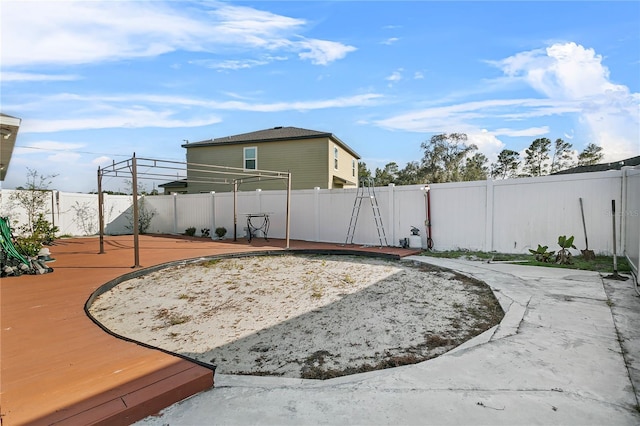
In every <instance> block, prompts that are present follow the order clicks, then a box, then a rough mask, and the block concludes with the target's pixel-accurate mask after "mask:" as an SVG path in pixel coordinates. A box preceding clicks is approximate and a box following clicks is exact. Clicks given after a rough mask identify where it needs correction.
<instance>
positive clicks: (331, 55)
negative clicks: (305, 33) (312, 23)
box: [294, 39, 356, 65]
mask: <svg viewBox="0 0 640 426" xmlns="http://www.w3.org/2000/svg"><path fill="white" fill-rule="evenodd" d="M294 45H295V46H297V47H299V48H301V49H302V50H306V51H303V52H300V53H299V54H298V56H299V57H300V59H309V60H310V61H311V63H312V64H314V65H327V64H329V63H330V62H333V61H336V60H338V59H342V58H344V57H345V56H347V53H349V52H353V51H355V50H356V48H355V47H353V46H347V45H344V44H342V43H338V42H335V41H328V40H314V39H306V40H304V41H300V42H297V43H295V44H294Z"/></svg>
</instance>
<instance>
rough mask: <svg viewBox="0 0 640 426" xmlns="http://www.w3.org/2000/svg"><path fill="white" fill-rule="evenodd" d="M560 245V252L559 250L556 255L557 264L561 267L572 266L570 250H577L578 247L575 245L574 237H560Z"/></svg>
mask: <svg viewBox="0 0 640 426" xmlns="http://www.w3.org/2000/svg"><path fill="white" fill-rule="evenodd" d="M558 245H559V246H560V250H558V254H557V255H556V263H557V264H559V265H571V264H572V263H573V258H572V256H571V252H570V251H569V249H570V248H572V249H575V248H576V246H574V245H573V235H572V236H570V237H569V238H567V237H566V235H560V236H559V237H558Z"/></svg>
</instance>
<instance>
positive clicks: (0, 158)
mask: <svg viewBox="0 0 640 426" xmlns="http://www.w3.org/2000/svg"><path fill="white" fill-rule="evenodd" d="M21 121H22V120H21V119H19V118H17V117H12V116H10V115H7V114H4V113H0V181H3V180H4V178H5V176H6V175H7V169H8V168H9V163H10V162H11V155H12V154H13V148H14V146H15V144H16V137H17V134H18V130H19V129H20V123H21Z"/></svg>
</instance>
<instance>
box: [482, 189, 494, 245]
mask: <svg viewBox="0 0 640 426" xmlns="http://www.w3.org/2000/svg"><path fill="white" fill-rule="evenodd" d="M485 188H486V200H485V226H484V244H483V247H484V251H486V252H489V251H493V179H491V177H488V178H487V180H486V185H485Z"/></svg>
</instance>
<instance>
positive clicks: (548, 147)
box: [358, 133, 604, 186]
mask: <svg viewBox="0 0 640 426" xmlns="http://www.w3.org/2000/svg"><path fill="white" fill-rule="evenodd" d="M420 148H421V149H422V150H423V151H424V155H423V157H422V160H421V161H410V162H409V163H407V165H406V166H405V167H404V168H403V169H400V167H399V166H398V164H397V163H395V162H390V163H388V164H387V165H385V166H384V168H382V169H380V168H376V169H375V171H373V172H371V171H370V170H369V169H368V168H367V165H366V163H364V162H359V163H358V173H359V176H360V179H363V178H365V179H366V178H374V179H375V183H376V185H378V186H383V185H388V184H390V183H394V184H396V185H415V184H422V183H442V182H462V181H473V180H485V179H487V178H489V177H492V178H493V179H509V178H517V177H532V176H544V175H548V174H550V173H556V172H559V171H561V170H566V169H568V168H571V167H574V166H586V165H593V164H597V163H599V162H600V161H601V160H602V158H603V156H604V153H603V152H602V147H600V146H598V145H596V144H593V143H590V144H589V145H587V146H586V147H585V149H584V150H583V151H582V152H580V153H578V155H577V158H575V152H574V151H573V149H572V148H573V146H572V144H571V143H569V142H566V141H564V140H562V139H560V138H558V139H556V140H555V142H551V140H550V139H547V138H538V139H536V140H534V141H533V142H532V143H531V145H529V148H527V149H526V150H525V155H524V158H521V157H520V153H519V152H517V151H513V150H510V149H503V150H502V151H501V152H500V153H499V154H498V157H497V160H496V162H495V163H489V159H488V158H487V157H486V156H485V155H484V154H483V153H481V152H478V147H477V146H476V145H474V144H467V135H466V134H465V133H450V134H446V133H443V134H439V135H434V136H432V137H431V139H430V140H428V141H424V142H422V144H421V145H420Z"/></svg>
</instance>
